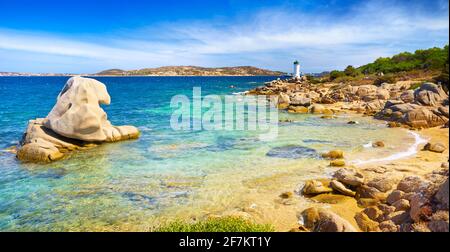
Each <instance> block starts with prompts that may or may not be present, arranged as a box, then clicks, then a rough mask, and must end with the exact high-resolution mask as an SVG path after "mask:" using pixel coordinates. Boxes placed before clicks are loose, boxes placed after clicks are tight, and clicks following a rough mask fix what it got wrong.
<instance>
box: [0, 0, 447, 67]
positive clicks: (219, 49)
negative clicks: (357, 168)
mask: <svg viewBox="0 0 450 252" xmlns="http://www.w3.org/2000/svg"><path fill="white" fill-rule="evenodd" d="M0 6H1V8H0V72H1V71H17V72H58V73H63V72H70V73H94V72H98V71H101V70H104V69H109V68H121V69H126V70H130V69H138V68H145V67H158V66H166V65H197V66H206V67H219V66H238V65H252V66H256V67H262V68H268V69H273V70H281V71H287V72H288V71H291V64H292V62H293V61H294V60H296V59H298V60H299V61H300V62H301V64H302V66H303V71H304V72H321V71H325V70H332V69H343V68H344V67H345V66H347V65H355V66H358V65H362V64H365V63H367V62H371V61H373V60H374V59H376V58H377V57H380V56H390V55H393V54H396V53H399V52H402V51H414V50H416V49H422V48H429V47H433V46H438V47H442V46H444V45H446V44H448V41H449V24H448V22H449V9H448V1H447V0H436V1H419V0H416V1H395V0H393V1H383V0H376V1H370V0H365V1H343V0H342V1H338V0H335V1H332V0H331V1H323V0H297V1H288V0H284V1H282V0H259V1H256V0H255V1H245V0H242V1H240V0H228V1H187V0H185V1H174V0H165V1H144V0H141V1H138V0H131V1H130V0H128V1H119V0H116V1H114V0H110V1H106V0H96V1H84V0H80V1H68V0H67V1H50V0H39V1H37V0H35V1H32V0H28V1H27V0H16V1H8V0H0Z"/></svg>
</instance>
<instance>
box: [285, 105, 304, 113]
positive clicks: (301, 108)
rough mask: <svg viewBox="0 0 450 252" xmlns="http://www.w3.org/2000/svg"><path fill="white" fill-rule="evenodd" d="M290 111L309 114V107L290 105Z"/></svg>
mask: <svg viewBox="0 0 450 252" xmlns="http://www.w3.org/2000/svg"><path fill="white" fill-rule="evenodd" d="M287 109H288V112H289V113H296V114H307V113H308V108H307V107H304V106H292V105H291V106H289V107H288V108H287Z"/></svg>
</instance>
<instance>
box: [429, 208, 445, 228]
mask: <svg viewBox="0 0 450 252" xmlns="http://www.w3.org/2000/svg"><path fill="white" fill-rule="evenodd" d="M428 228H429V229H430V231H432V232H448V231H449V215H448V211H437V212H436V213H434V214H433V215H432V216H431V220H430V222H429V223H428Z"/></svg>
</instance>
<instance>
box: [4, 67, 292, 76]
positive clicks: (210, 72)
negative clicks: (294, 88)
mask: <svg viewBox="0 0 450 252" xmlns="http://www.w3.org/2000/svg"><path fill="white" fill-rule="evenodd" d="M73 75H83V76H283V75H287V73H285V72H281V71H272V70H268V69H262V68H257V67H253V66H234V67H216V68H213V67H199V66H164V67H157V68H143V69H138V70H122V69H108V70H104V71H101V72H98V73H84V74H80V73H78V74H75V73H17V72H0V76H73Z"/></svg>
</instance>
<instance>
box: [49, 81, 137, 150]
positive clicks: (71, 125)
mask: <svg viewBox="0 0 450 252" xmlns="http://www.w3.org/2000/svg"><path fill="white" fill-rule="evenodd" d="M110 102H111V98H110V96H109V94H108V91H107V90H106V86H105V85H104V84H103V83H101V82H99V81H97V80H94V79H89V78H82V77H73V78H71V79H69V81H67V83H66V85H65V86H64V88H63V90H62V91H61V93H59V95H58V99H57V101H56V104H55V106H54V107H53V109H52V110H51V111H50V113H49V114H48V115H47V120H46V121H45V127H46V128H49V129H51V130H53V131H54V132H56V133H57V134H59V135H61V136H65V137H67V138H72V139H78V140H82V141H87V142H114V141H120V140H124V139H130V138H136V137H137V136H138V135H139V131H138V130H137V129H136V128H135V127H133V126H118V127H117V126H113V125H111V123H110V122H109V121H108V119H107V115H106V113H105V111H104V110H103V109H102V108H101V107H100V104H105V105H109V104H110Z"/></svg>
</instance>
